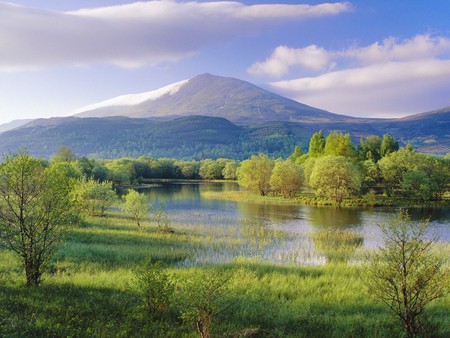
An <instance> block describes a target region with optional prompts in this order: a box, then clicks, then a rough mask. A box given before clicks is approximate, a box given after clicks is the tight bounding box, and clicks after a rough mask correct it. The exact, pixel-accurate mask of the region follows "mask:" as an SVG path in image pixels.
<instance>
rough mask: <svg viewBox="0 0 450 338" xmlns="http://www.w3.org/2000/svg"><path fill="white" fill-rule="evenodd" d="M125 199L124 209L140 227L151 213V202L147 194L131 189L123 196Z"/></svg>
mask: <svg viewBox="0 0 450 338" xmlns="http://www.w3.org/2000/svg"><path fill="white" fill-rule="evenodd" d="M123 199H124V203H123V205H122V209H123V211H124V212H125V213H126V214H127V215H128V216H130V217H131V218H132V219H133V221H134V222H135V223H136V224H137V226H139V227H140V226H141V223H142V222H143V221H144V220H145V218H146V217H147V216H148V213H149V203H148V201H147V198H146V196H145V195H144V194H140V193H138V192H137V191H136V190H129V191H128V193H127V194H126V195H124V196H123Z"/></svg>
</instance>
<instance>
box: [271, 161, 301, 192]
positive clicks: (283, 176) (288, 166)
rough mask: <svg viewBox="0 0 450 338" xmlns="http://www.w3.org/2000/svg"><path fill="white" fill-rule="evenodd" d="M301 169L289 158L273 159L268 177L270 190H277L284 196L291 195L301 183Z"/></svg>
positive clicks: (297, 189)
mask: <svg viewBox="0 0 450 338" xmlns="http://www.w3.org/2000/svg"><path fill="white" fill-rule="evenodd" d="M303 181H304V179H303V169H302V168H301V167H300V166H299V165H297V164H295V163H293V162H292V161H291V160H290V159H288V160H282V159H278V160H276V161H275V166H274V168H273V170H272V175H271V177H270V187H271V188H272V191H274V192H279V193H281V195H283V196H284V197H286V198H287V197H293V196H295V194H296V193H297V192H299V191H300V189H301V187H302V185H303Z"/></svg>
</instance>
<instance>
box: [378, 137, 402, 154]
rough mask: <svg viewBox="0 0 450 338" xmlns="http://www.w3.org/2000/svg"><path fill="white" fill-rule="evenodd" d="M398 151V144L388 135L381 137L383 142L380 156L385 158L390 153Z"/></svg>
mask: <svg viewBox="0 0 450 338" xmlns="http://www.w3.org/2000/svg"><path fill="white" fill-rule="evenodd" d="M397 150H398V142H397V141H395V140H394V138H393V137H392V136H391V135H389V134H384V135H383V140H382V141H381V145H380V155H381V157H385V156H387V155H389V154H390V153H393V152H396V151H397Z"/></svg>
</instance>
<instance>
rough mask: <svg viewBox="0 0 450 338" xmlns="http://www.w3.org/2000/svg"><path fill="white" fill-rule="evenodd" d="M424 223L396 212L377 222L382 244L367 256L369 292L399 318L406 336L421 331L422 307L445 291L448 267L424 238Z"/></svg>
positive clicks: (413, 335) (403, 213)
mask: <svg viewBox="0 0 450 338" xmlns="http://www.w3.org/2000/svg"><path fill="white" fill-rule="evenodd" d="M427 226H428V222H423V223H421V224H417V223H415V222H412V221H411V219H410V216H409V215H408V213H407V212H400V213H399V215H398V217H396V218H394V219H392V220H391V221H390V222H389V223H387V224H384V225H380V228H381V230H382V232H383V235H384V246H383V247H381V248H380V249H379V250H378V251H377V252H375V253H373V254H372V255H370V256H369V257H368V258H369V264H368V266H367V267H366V271H365V281H366V284H367V287H368V289H369V290H370V293H371V294H373V295H374V296H375V297H377V298H378V299H379V300H381V301H382V302H383V303H385V304H386V305H387V306H388V307H389V309H390V310H391V311H392V312H393V313H394V314H395V315H396V316H397V317H398V318H399V319H400V320H401V322H402V325H403V329H404V331H405V333H406V335H407V337H415V336H417V335H418V334H420V333H423V330H424V324H423V322H422V321H421V317H422V315H423V312H424V310H425V306H426V305H427V304H429V303H430V302H431V301H432V300H434V299H436V298H439V297H441V296H444V295H446V294H447V293H448V288H449V284H450V277H449V268H448V266H446V265H445V262H444V258H442V257H439V256H437V255H436V254H435V253H434V252H433V246H434V244H435V243H436V240H437V239H436V238H432V239H428V237H427Z"/></svg>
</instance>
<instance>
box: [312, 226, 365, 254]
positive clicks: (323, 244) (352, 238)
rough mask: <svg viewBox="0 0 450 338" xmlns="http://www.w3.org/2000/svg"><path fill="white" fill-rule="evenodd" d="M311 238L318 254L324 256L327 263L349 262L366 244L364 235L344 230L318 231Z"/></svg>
mask: <svg viewBox="0 0 450 338" xmlns="http://www.w3.org/2000/svg"><path fill="white" fill-rule="evenodd" d="M311 237H312V239H313V241H314V249H315V251H316V253H319V254H322V255H324V256H325V257H326V259H327V262H347V261H348V260H349V259H350V258H352V257H353V256H354V254H355V252H356V249H357V248H358V247H360V246H361V245H362V244H363V242H364V237H363V236H362V235H360V234H358V233H356V232H354V231H351V230H342V229H336V230H322V231H317V232H314V233H312V234H311Z"/></svg>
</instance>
